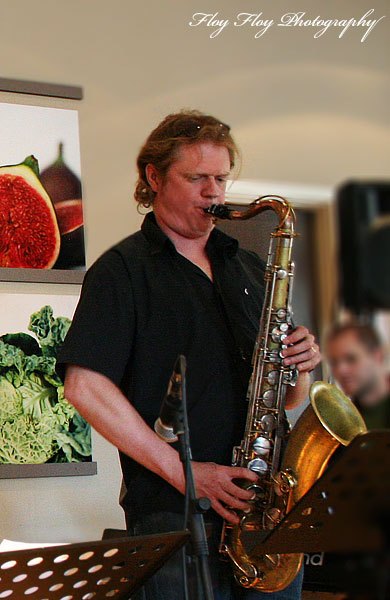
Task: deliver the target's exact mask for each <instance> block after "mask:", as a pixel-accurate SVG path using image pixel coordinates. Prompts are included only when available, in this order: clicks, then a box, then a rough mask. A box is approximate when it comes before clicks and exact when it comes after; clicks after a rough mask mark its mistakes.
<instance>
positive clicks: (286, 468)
mask: <svg viewBox="0 0 390 600" xmlns="http://www.w3.org/2000/svg"><path fill="white" fill-rule="evenodd" d="M204 210H205V212H207V213H208V214H211V215H213V216H214V217H215V218H216V219H229V220H246V219H250V218H252V217H254V216H255V215H257V214H259V213H260V212H262V211H265V210H273V211H274V212H275V213H276V215H277V218H278V225H277V227H276V228H275V230H274V231H273V232H272V233H271V239H270V244H269V251H268V258H267V265H266V271H265V299H264V304H263V309H262V314H261V319H260V327H259V331H258V334H257V337H256V341H255V345H254V351H253V357H252V374H251V378H250V381H249V386H248V392H247V400H248V411H247V418H246V425H245V431H244V437H243V439H242V441H241V444H240V446H236V447H235V448H234V449H233V458H232V466H239V467H246V468H249V469H251V470H253V471H254V472H256V474H257V475H258V478H259V479H258V482H257V483H256V484H253V483H252V482H249V481H248V480H245V481H244V480H243V481H241V482H240V485H241V486H242V487H245V488H246V489H249V490H251V491H252V492H253V500H252V501H251V511H250V513H244V512H243V511H235V512H236V514H238V516H239V517H240V522H239V524H238V525H232V524H231V523H228V522H227V521H225V522H224V527H223V532H222V539H221V544H220V551H221V553H222V555H223V556H224V557H225V558H227V557H228V559H230V560H231V561H232V566H233V571H234V576H235V579H236V580H237V582H238V583H239V584H240V585H241V586H243V587H246V588H254V589H258V590H262V591H264V592H273V591H279V590H282V589H284V588H285V587H287V585H289V584H290V583H291V582H292V580H293V579H294V577H295V576H296V574H297V573H298V571H299V569H300V567H301V563H302V559H303V554H265V553H264V552H262V549H261V539H262V537H263V538H265V537H266V536H267V535H268V534H269V533H270V530H272V529H274V528H275V527H276V526H277V525H278V523H279V522H280V521H281V520H282V519H283V518H284V517H285V516H286V514H287V513H288V512H289V511H290V510H291V509H292V508H293V506H294V504H295V503H296V502H297V501H298V500H299V498H301V497H302V496H303V495H304V494H305V493H306V492H307V491H308V490H309V489H310V487H311V486H312V485H313V484H314V482H315V481H316V480H317V479H318V478H319V477H320V475H321V474H322V472H323V470H324V469H325V466H326V464H327V462H328V460H329V458H330V456H331V455H332V454H333V452H334V451H335V450H336V448H337V446H338V445H339V444H340V443H342V444H343V445H347V444H348V443H350V442H351V441H352V439H353V438H354V437H355V436H356V435H358V434H359V433H364V432H365V431H366V427H365V424H364V421H363V419H362V417H361V416H360V413H359V412H358V410H357V409H356V407H355V406H354V405H353V403H352V401H351V400H350V399H349V398H347V397H346V396H345V395H344V394H342V393H341V392H340V391H339V390H337V388H335V387H334V386H332V385H330V384H327V383H325V382H315V383H314V384H313V385H312V387H311V391H310V401H311V403H310V404H309V406H308V407H307V408H306V409H305V410H304V412H303V413H302V415H301V417H300V418H299V419H298V421H297V423H296V425H295V426H294V428H293V429H292V431H291V432H290V430H289V427H288V426H287V427H286V417H285V410H284V407H285V393H286V390H287V388H288V387H289V386H294V385H295V383H296V380H297V376H298V373H297V371H296V369H295V366H294V365H289V366H284V365H283V358H282V354H281V352H282V350H283V349H284V348H285V347H286V346H285V345H284V340H285V338H286V337H287V336H288V334H289V333H290V332H291V331H292V329H293V327H294V325H293V318H292V309H291V299H292V298H291V296H292V282H293V277H294V264H293V262H292V260H291V252H292V246H293V241H294V238H295V237H296V232H295V223H296V217H295V213H294V210H293V208H292V206H291V205H290V204H289V203H288V202H287V200H286V199H285V198H283V197H281V196H274V195H267V196H261V197H260V198H258V199H257V200H255V201H254V202H253V203H252V204H250V205H249V207H248V208H247V209H246V210H244V211H238V210H233V209H231V208H229V207H227V206H226V205H222V204H214V205H212V206H210V207H209V208H207V209H204ZM282 448H283V450H282ZM305 456H307V457H309V456H310V460H308V461H305V460H304V457H305ZM313 456H315V460H313ZM305 463H308V464H310V468H308V469H305ZM246 531H256V532H257V536H258V539H259V540H260V543H259V544H258V545H257V546H256V547H255V548H252V549H251V550H250V551H247V550H246V548H245V544H244V542H243V539H242V533H243V532H246Z"/></svg>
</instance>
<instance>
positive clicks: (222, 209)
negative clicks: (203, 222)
mask: <svg viewBox="0 0 390 600" xmlns="http://www.w3.org/2000/svg"><path fill="white" fill-rule="evenodd" d="M203 210H204V212H205V213H207V214H209V215H213V217H217V219H230V212H231V210H230V209H229V208H228V207H227V206H225V205H224V204H212V205H211V206H209V207H208V208H204V209H203Z"/></svg>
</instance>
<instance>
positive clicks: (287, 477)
mask: <svg viewBox="0 0 390 600" xmlns="http://www.w3.org/2000/svg"><path fill="white" fill-rule="evenodd" d="M297 484H298V481H297V479H296V477H295V476H294V474H293V473H292V472H291V471H280V472H279V473H278V474H277V475H276V477H275V479H274V489H275V493H276V495H277V496H284V495H286V494H289V493H290V492H291V491H292V490H293V489H294V488H295V487H296V486H297Z"/></svg>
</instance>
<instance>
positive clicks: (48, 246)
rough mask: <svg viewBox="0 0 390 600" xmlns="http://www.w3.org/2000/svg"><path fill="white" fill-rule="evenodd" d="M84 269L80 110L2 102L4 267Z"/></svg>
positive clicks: (0, 249)
mask: <svg viewBox="0 0 390 600" xmlns="http://www.w3.org/2000/svg"><path fill="white" fill-rule="evenodd" d="M2 267H8V268H24V269H66V270H68V269H71V270H83V269H85V248H84V222H83V207H82V186H81V167H80V144H79V126H78V112H77V111H76V110H70V109H59V108H48V107H40V106H29V105H21V104H7V103H0V268H2Z"/></svg>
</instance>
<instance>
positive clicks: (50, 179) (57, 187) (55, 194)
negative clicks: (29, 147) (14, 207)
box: [40, 142, 81, 204]
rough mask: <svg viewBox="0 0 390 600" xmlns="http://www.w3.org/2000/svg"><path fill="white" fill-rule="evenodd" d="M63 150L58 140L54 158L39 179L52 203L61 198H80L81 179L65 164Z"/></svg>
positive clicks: (61, 199) (59, 200) (60, 200)
mask: <svg viewBox="0 0 390 600" xmlns="http://www.w3.org/2000/svg"><path fill="white" fill-rule="evenodd" d="M63 150H64V145H63V143H62V142H60V144H59V146H58V156H57V158H56V160H55V161H54V163H53V164H52V165H50V167H47V169H44V170H43V171H42V173H41V175H40V180H41V182H42V184H43V186H44V188H45V189H46V191H47V193H48V194H49V196H50V198H51V199H52V201H53V204H57V202H62V201H63V200H73V199H74V198H81V181H80V179H79V178H78V177H77V175H75V173H73V171H72V170H71V169H69V167H68V166H67V165H66V164H65V162H64V156H63Z"/></svg>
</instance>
